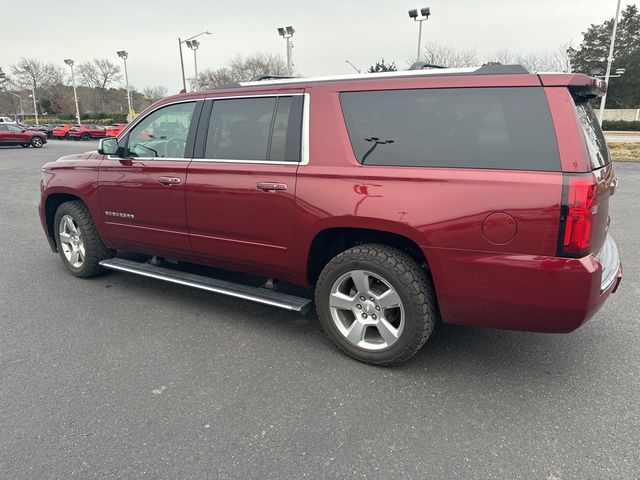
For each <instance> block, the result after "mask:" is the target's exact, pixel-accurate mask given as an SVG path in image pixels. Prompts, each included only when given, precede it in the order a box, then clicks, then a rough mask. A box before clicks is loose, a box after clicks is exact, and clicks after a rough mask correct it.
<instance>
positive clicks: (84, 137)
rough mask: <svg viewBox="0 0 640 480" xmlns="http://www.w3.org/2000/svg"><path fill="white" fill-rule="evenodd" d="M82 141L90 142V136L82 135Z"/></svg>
mask: <svg viewBox="0 0 640 480" xmlns="http://www.w3.org/2000/svg"><path fill="white" fill-rule="evenodd" d="M82 140H91V135H89V134H88V133H83V134H82Z"/></svg>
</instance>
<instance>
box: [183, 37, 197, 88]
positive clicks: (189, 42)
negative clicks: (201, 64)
mask: <svg viewBox="0 0 640 480" xmlns="http://www.w3.org/2000/svg"><path fill="white" fill-rule="evenodd" d="M185 43H186V44H187V47H189V48H190V49H191V50H193V67H194V68H195V71H196V79H195V83H194V90H196V91H197V90H198V56H197V55H196V53H197V51H198V47H199V46H200V42H199V41H198V40H187V41H186V42H185Z"/></svg>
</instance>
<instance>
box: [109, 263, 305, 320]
mask: <svg viewBox="0 0 640 480" xmlns="http://www.w3.org/2000/svg"><path fill="white" fill-rule="evenodd" d="M100 266H102V267H103V268H107V269H109V270H116V271H118V272H127V273H134V274H136V275H141V276H143V277H149V278H155V279H157V280H164V281H166V282H170V283H177V284H178V285H185V286H187V287H193V288H198V289H200V290H207V291H209V292H214V293H220V294H222V295H228V296H230V297H236V298H242V299H243V300H249V301H251V302H256V303H262V304H264V305H271V306H272V307H278V308H283V309H285V310H290V311H293V312H299V313H301V314H303V315H304V314H306V313H307V312H308V311H309V310H310V308H311V300H309V299H307V298H302V297H296V296H293V295H287V294H285V293H280V292H275V291H273V290H268V289H266V288H257V287H250V286H248V285H241V284H239V283H232V282H227V281H225V280H218V279H215V278H210V277H204V276H202V275H195V274H193V273H187V272H180V271H178V270H172V269H170V268H165V267H159V266H157V265H150V264H148V263H140V262H133V261H131V260H126V259H124V258H111V259H109V260H103V261H101V262H100Z"/></svg>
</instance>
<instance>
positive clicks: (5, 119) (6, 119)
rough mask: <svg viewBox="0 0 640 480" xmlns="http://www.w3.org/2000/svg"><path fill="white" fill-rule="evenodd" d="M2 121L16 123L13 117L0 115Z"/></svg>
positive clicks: (0, 121)
mask: <svg viewBox="0 0 640 480" xmlns="http://www.w3.org/2000/svg"><path fill="white" fill-rule="evenodd" d="M0 123H16V122H15V120H12V119H11V117H0Z"/></svg>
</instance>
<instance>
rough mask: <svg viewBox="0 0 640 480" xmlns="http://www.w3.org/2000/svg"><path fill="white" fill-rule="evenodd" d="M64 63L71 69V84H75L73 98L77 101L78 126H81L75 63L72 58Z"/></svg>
mask: <svg viewBox="0 0 640 480" xmlns="http://www.w3.org/2000/svg"><path fill="white" fill-rule="evenodd" d="M64 63H66V64H67V65H69V66H70V67H71V82H72V83H73V98H74V100H75V101H76V120H77V121H78V125H80V109H79V108H78V92H77V91H76V76H75V74H74V73H73V65H74V63H75V62H74V61H73V60H71V59H70V58H67V59H65V61H64Z"/></svg>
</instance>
